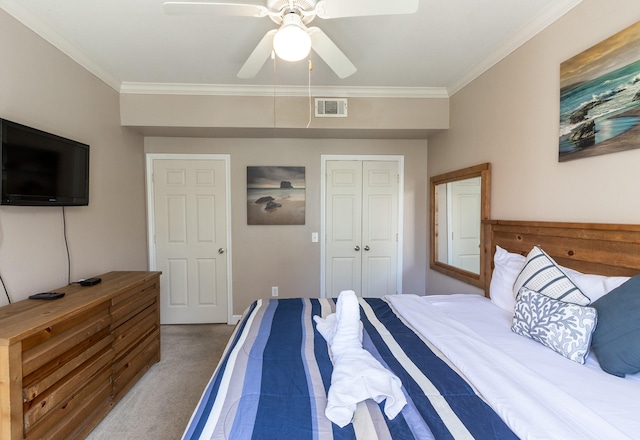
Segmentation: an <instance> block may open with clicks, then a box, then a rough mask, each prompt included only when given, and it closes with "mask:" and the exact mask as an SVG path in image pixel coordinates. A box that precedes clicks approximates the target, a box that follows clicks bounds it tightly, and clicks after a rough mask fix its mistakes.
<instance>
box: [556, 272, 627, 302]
mask: <svg viewBox="0 0 640 440" xmlns="http://www.w3.org/2000/svg"><path fill="white" fill-rule="evenodd" d="M560 268H561V269H562V271H563V272H564V273H566V274H567V276H568V277H569V278H570V279H571V281H573V282H574V283H575V285H576V286H578V288H579V289H580V290H582V293H584V294H585V295H587V296H588V297H589V299H590V300H591V302H592V303H593V302H594V301H596V300H598V299H600V298H602V297H603V296H605V295H606V294H607V293H609V292H611V291H612V290H613V289H615V288H616V287H618V286H620V285H622V284H624V283H625V282H627V281H628V280H629V277H606V276H604V275H595V274H590V273H582V272H578V271H577V270H573V269H570V268H568V267H564V266H560Z"/></svg>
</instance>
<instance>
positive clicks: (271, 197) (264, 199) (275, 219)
mask: <svg viewBox="0 0 640 440" xmlns="http://www.w3.org/2000/svg"><path fill="white" fill-rule="evenodd" d="M247 224H248V225H304V224H305V168H304V167H281V166H249V167H247Z"/></svg>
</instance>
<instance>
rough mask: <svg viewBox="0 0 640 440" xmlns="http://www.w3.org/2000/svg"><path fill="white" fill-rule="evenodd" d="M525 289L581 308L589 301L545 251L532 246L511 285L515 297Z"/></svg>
mask: <svg viewBox="0 0 640 440" xmlns="http://www.w3.org/2000/svg"><path fill="white" fill-rule="evenodd" d="M522 287H526V288H528V289H531V290H534V291H536V292H538V293H542V294H543V295H547V296H548V297H549V298H553V299H557V300H559V301H564V302H568V303H573V304H578V305H581V306H586V305H589V303H590V302H591V300H590V299H589V297H588V296H586V295H585V294H584V293H582V291H581V290H580V288H579V287H578V286H576V285H575V283H574V282H573V281H571V279H570V278H569V277H568V276H567V275H566V274H565V273H564V272H563V271H562V269H560V267H559V266H558V264H557V263H556V262H555V261H553V258H551V257H550V256H549V255H547V253H546V252H545V251H543V250H542V249H540V248H539V247H538V246H534V247H533V249H531V252H529V255H527V261H526V263H525V264H524V267H523V268H522V271H521V272H520V274H519V275H518V277H517V278H516V282H515V283H514V285H513V293H514V295H517V294H518V292H519V291H520V288H522Z"/></svg>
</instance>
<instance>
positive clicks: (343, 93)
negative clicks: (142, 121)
mask: <svg viewBox="0 0 640 440" xmlns="http://www.w3.org/2000/svg"><path fill="white" fill-rule="evenodd" d="M581 2H582V0H563V1H557V2H554V3H553V4H552V5H551V6H549V7H548V8H547V9H545V10H544V11H543V12H542V13H541V14H539V15H538V16H536V17H535V18H534V19H533V20H532V21H531V22H529V23H528V24H527V25H525V26H524V27H523V28H521V29H520V31H519V32H518V33H517V34H516V36H515V37H513V38H511V39H509V40H508V41H507V42H506V43H505V44H503V45H502V46H501V47H500V48H498V49H497V50H496V51H494V52H493V53H492V54H491V55H490V56H489V57H487V58H485V59H484V60H483V61H482V62H481V63H479V64H477V65H476V66H474V67H473V68H472V69H469V70H468V71H467V72H465V73H464V74H463V75H462V76H461V77H460V78H458V79H456V80H454V81H453V82H452V83H451V84H450V85H449V86H447V87H323V86H317V87H311V92H312V93H313V95H314V96H331V97H380V98H449V97H450V96H453V95H454V94H455V93H457V92H458V91H460V90H461V89H462V88H464V87H465V86H466V85H468V84H469V83H471V82H472V81H473V80H475V79H476V78H478V77H479V76H480V75H482V74H483V73H485V72H486V71H487V70H489V69H490V68H491V67H493V66H495V65H496V64H497V63H498V62H500V61H501V60H502V59H504V58H505V57H506V56H508V55H509V54H510V53H512V52H513V51H515V50H516V49H518V48H519V47H520V46H522V45H523V44H524V43H525V42H526V41H528V40H529V39H531V38H533V37H534V36H535V35H537V34H538V33H540V32H541V31H542V30H544V29H545V28H546V27H548V26H549V25H550V24H552V23H553V22H554V21H556V20H557V19H559V18H560V17H562V16H563V15H564V14H566V13H567V12H569V11H570V10H571V9H573V8H574V7H575V6H577V5H578V4H580V3H581ZM0 8H2V9H4V10H5V11H6V12H7V13H8V14H10V15H11V16H13V17H14V18H15V19H17V20H18V21H20V22H21V23H22V24H24V25H25V26H26V27H28V28H29V29H31V30H32V31H33V32H35V33H36V34H38V35H39V36H40V37H42V38H43V39H44V40H46V41H47V42H49V43H50V44H51V45H53V46H54V47H56V48H57V49H59V50H60V51H61V52H63V53H64V54H66V55H67V56H69V57H70V58H71V59H72V60H74V61H75V62H77V63H78V64H80V65H81V66H82V67H84V68H85V69H86V70H88V71H89V72H90V73H92V74H93V75H95V76H96V77H97V78H99V79H100V80H102V81H103V82H104V83H106V84H107V85H109V86H110V87H111V88H113V89H114V90H116V91H118V92H120V93H135V94H184V95H220V96H309V88H308V86H276V87H275V88H274V86H273V85H269V86H244V85H243V86H236V85H226V84H222V85H216V84H179V83H171V84H169V83H133V82H122V81H121V80H119V79H118V78H116V77H115V76H114V75H113V74H112V73H110V72H109V71H107V70H106V69H104V68H103V67H102V66H100V65H99V64H97V63H96V62H95V61H94V60H93V59H91V58H90V57H89V56H87V55H86V54H85V53H83V52H82V51H81V50H80V49H79V48H78V47H77V46H75V45H74V44H73V43H71V42H70V41H69V40H67V39H66V38H64V37H63V36H62V35H60V34H59V33H58V32H56V31H55V30H54V29H53V28H51V27H50V26H49V25H48V24H46V23H45V22H44V21H42V20H41V19H39V18H38V17H37V16H35V15H34V14H33V13H31V12H30V11H29V10H28V9H27V8H25V7H24V6H22V5H21V4H20V2H19V1H18V0H0Z"/></svg>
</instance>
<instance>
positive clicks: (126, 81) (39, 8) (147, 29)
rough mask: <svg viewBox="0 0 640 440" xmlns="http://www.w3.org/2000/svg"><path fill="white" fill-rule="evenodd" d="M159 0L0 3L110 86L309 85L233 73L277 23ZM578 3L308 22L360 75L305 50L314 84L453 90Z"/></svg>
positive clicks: (265, 72)
mask: <svg viewBox="0 0 640 440" xmlns="http://www.w3.org/2000/svg"><path fill="white" fill-rule="evenodd" d="M163 1H164V0H64V1H62V0H59V1H52V0H0V7H1V8H2V9H4V10H6V11H7V12H9V13H10V14H11V15H13V16H14V17H16V18H17V19H18V20H20V21H22V22H23V23H24V24H25V25H27V26H28V27H30V28H31V29H32V30H34V31H35V32H36V33H38V34H39V35H41V36H42V37H44V38H45V39H46V40H48V41H50V42H51V43H52V44H54V45H55V46H57V47H58V48H59V49H61V50H62V51H63V52H65V53H67V54H68V55H69V56H70V57H71V58H73V59H75V60H76V61H77V62H79V63H80V64H82V65H83V66H84V67H86V68H87V69H88V70H90V71H91V72H93V73H94V74H95V75H97V76H98V77H100V78H101V79H102V80H104V81H105V82H106V83H108V84H109V85H111V86H112V87H113V88H114V89H116V90H118V91H123V92H127V91H137V90H154V91H162V90H172V91H173V92H176V91H177V92H179V91H180V90H183V91H189V92H191V93H193V92H198V91H202V92H208V93H226V94H229V93H232V94H256V93H259V92H260V90H264V91H265V93H268V92H269V91H270V92H271V93H273V87H274V84H277V86H278V87H287V86H291V87H290V89H291V90H292V91H294V90H296V89H300V90H303V89H305V88H306V87H307V86H308V83H309V73H308V69H307V62H306V61H300V62H297V63H288V62H284V61H278V62H277V63H276V66H275V73H274V65H273V63H272V62H267V63H266V64H265V66H264V67H263V68H262V70H260V72H259V73H258V75H257V76H256V77H255V78H254V79H252V80H243V79H239V78H238V77H237V73H238V70H240V68H241V67H242V65H243V63H244V62H245V60H246V59H247V57H248V56H249V54H250V53H251V51H252V50H253V48H254V47H255V46H256V44H257V43H258V41H259V40H260V39H261V38H262V36H263V35H264V34H265V33H266V32H267V31H268V30H269V29H273V28H275V27H276V25H275V24H274V23H273V22H272V21H271V20H270V19H268V18H253V17H228V16H224V17H221V16H216V15H211V14H207V15H180V16H175V15H174V16H170V15H166V14H165V13H164V11H163V6H162V4H163ZM228 1H229V0H228ZM334 1H346V0H334ZM372 1H373V0H372ZM388 1H390V2H393V1H394V0H388ZM580 1H581V0H481V1H478V0H420V5H419V8H418V12H417V13H416V14H412V15H396V16H381V17H357V18H341V19H332V20H322V19H320V18H317V19H316V20H315V21H314V22H313V25H314V26H318V27H320V28H321V29H322V30H324V32H325V33H326V34H327V35H328V36H329V37H330V38H331V39H332V40H333V41H334V42H335V43H336V44H337V45H338V46H339V47H340V49H342V51H343V52H344V53H345V54H346V55H347V57H348V58H349V59H350V60H351V62H352V63H353V64H355V66H356V67H357V69H358V71H357V72H356V73H355V74H354V75H352V76H350V77H348V78H345V79H340V78H338V77H337V76H336V75H335V74H334V73H333V72H332V71H331V70H330V69H329V68H328V66H327V65H326V64H324V62H323V61H322V60H321V59H319V58H318V57H317V56H315V55H314V54H313V52H312V61H313V71H312V73H311V78H310V82H311V85H312V86H313V87H326V88H328V89H335V90H343V91H346V93H347V94H349V93H350V94H351V95H354V94H358V93H361V94H369V95H375V94H376V93H379V94H382V95H384V94H395V95H398V96H404V95H407V96H429V95H438V94H440V95H442V94H446V95H451V94H453V93H455V92H456V91H458V90H459V89H460V88H462V87H463V86H464V85H466V84H467V83H469V82H470V81H472V80H473V79H474V78H476V77H477V76H478V75H480V74H481V73H482V72H484V71H485V70H486V69H488V68H489V67H491V66H492V65H494V64H495V63H497V62H498V61H500V60H501V59H502V58H503V57H505V56H506V55H508V54H509V53H510V52H511V51H513V50H514V49H516V48H517V47H519V46H520V45H521V44H522V43H524V42H525V41H526V40H528V39H529V38H531V37H533V36H534V35H535V34H537V33H538V32H540V31H541V30H542V29H544V28H545V27H547V26H548V25H549V24H551V23H552V22H553V21H555V20H556V19H558V18H559V17H560V16H562V15H563V14H564V13H566V12H567V11H569V10H570V9H571V8H573V7H574V6H576V5H577V4H578V3H580ZM237 2H240V3H241V1H237ZM265 2H266V0H265Z"/></svg>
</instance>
